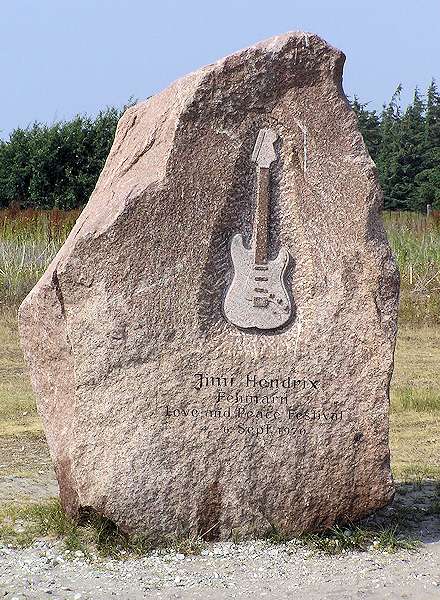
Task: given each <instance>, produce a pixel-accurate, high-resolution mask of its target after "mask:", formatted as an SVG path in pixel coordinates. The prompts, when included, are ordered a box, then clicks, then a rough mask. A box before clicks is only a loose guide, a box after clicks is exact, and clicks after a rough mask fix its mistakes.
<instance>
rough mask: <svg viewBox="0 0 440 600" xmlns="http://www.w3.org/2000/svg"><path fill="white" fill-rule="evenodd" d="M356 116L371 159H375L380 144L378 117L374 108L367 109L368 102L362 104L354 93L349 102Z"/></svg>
mask: <svg viewBox="0 0 440 600" xmlns="http://www.w3.org/2000/svg"><path fill="white" fill-rule="evenodd" d="M350 104H351V107H352V109H353V110H354V112H355V113H356V116H357V118H358V124H359V129H360V131H361V133H362V136H363V138H364V142H365V145H366V146H367V149H368V152H369V154H370V156H371V158H372V159H373V160H376V158H377V154H378V151H379V146H380V119H379V117H378V115H377V114H376V111H375V110H368V109H367V106H368V102H365V103H364V104H362V103H361V102H360V101H359V98H358V97H357V96H356V95H355V96H354V99H353V100H352V101H351V102H350Z"/></svg>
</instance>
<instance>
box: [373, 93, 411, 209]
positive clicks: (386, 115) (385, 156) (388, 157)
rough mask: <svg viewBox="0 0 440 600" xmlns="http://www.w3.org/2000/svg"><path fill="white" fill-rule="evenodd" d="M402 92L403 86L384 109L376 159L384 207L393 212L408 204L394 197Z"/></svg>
mask: <svg viewBox="0 0 440 600" xmlns="http://www.w3.org/2000/svg"><path fill="white" fill-rule="evenodd" d="M401 91H402V86H401V85H399V86H398V87H397V89H396V91H395V92H394V94H393V97H392V98H391V101H390V103H389V104H388V106H384V107H383V110H382V114H381V117H380V144H379V149H378V152H377V158H376V165H377V168H378V171H379V178H380V181H381V184H382V189H383V192H384V207H385V208H386V209H391V210H396V209H400V210H404V209H405V208H406V204H403V205H402V204H401V202H400V199H399V198H395V197H394V186H395V184H396V182H397V176H396V175H397V169H398V153H399V136H400V131H399V130H400V121H401V118H402V114H401V108H400V94H401Z"/></svg>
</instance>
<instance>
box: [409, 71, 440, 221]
mask: <svg viewBox="0 0 440 600" xmlns="http://www.w3.org/2000/svg"><path fill="white" fill-rule="evenodd" d="M423 138H424V139H423V161H422V165H421V169H420V171H419V173H418V174H417V175H416V176H415V178H414V184H415V194H414V197H415V200H416V201H415V202H413V206H412V208H414V209H419V210H424V209H425V207H426V205H427V204H431V205H432V207H433V208H434V209H437V210H439V209H440V94H439V93H438V90H437V85H436V82H435V81H434V80H432V82H431V85H430V86H429V88H428V91H427V100H426V115H425V122H424V130H423Z"/></svg>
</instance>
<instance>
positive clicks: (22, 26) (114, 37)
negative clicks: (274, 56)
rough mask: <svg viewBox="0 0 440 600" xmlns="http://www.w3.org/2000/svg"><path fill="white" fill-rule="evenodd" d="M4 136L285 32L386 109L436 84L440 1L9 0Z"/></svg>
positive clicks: (1, 103)
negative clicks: (316, 46) (319, 49)
mask: <svg viewBox="0 0 440 600" xmlns="http://www.w3.org/2000/svg"><path fill="white" fill-rule="evenodd" d="M0 28H1V29H0V72H1V79H2V81H1V83H2V86H1V96H0V137H3V138H5V137H7V135H8V134H9V132H10V131H11V130H12V129H13V128H14V127H17V126H21V127H25V126H27V125H28V124H30V123H32V122H34V121H41V122H49V123H50V122H53V121H54V120H60V119H67V118H70V117H72V116H73V115H75V114H77V113H89V114H92V115H93V114H95V113H96V112H97V111H98V110H99V109H100V108H103V107H105V106H108V105H116V106H122V105H123V104H124V103H125V102H126V100H127V99H128V98H129V97H130V96H134V97H135V98H139V99H143V98H145V97H147V96H149V95H151V94H153V93H155V92H158V91H160V90H161V89H163V88H164V87H166V86H167V85H168V84H169V83H171V82H172V81H173V80H174V79H176V78H177V77H179V76H181V75H184V74H185V73H187V72H189V71H192V70H194V69H197V68H198V67H200V66H202V65H204V64H207V63H210V62H213V61H214V60H217V59H219V58H221V57H222V56H224V55H226V54H229V53H231V52H233V51H235V50H238V49H240V48H243V47H245V46H247V45H249V44H252V43H253V42H256V41H258V40H261V39H264V38H267V37H270V36H272V35H276V34H279V33H283V32H286V31H289V30H305V31H312V32H315V33H318V34H319V35H321V36H322V37H324V38H325V39H326V40H327V41H329V42H330V43H331V44H333V45H334V46H336V47H338V48H340V49H341V50H343V51H344V52H345V54H346V55H347V62H346V66H345V75H344V89H345V92H346V93H347V94H348V95H353V94H354V93H356V94H357V95H358V96H359V97H360V98H361V99H362V100H364V101H370V102H371V106H372V107H374V108H378V109H380V107H381V105H382V102H383V101H384V100H388V99H389V98H390V97H391V94H392V93H393V91H394V89H395V88H396V86H397V84H398V83H399V82H402V84H403V86H404V88H405V93H404V95H403V99H404V102H406V101H408V99H409V98H410V96H411V95H412V92H413V89H414V87H415V86H416V85H419V86H420V87H421V88H422V89H424V88H426V86H427V85H428V83H429V81H430V80H431V78H432V77H436V78H438V79H439V80H440V61H439V56H440V35H439V28H440V0H423V1H421V2H415V1H409V0H400V1H397V0H381V1H378V0H370V1H365V2H356V1H355V0H352V1H348V0H328V1H327V0H302V1H298V0H290V1H289V0H266V1H264V0H252V1H251V0H221V1H220V0H219V1H217V0H214V1H213V0H205V1H200V0H181V1H178V0H153V1H150V0H143V1H142V0H125V1H123V0H3V1H2V2H1V9H0Z"/></svg>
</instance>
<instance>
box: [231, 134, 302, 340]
mask: <svg viewBox="0 0 440 600" xmlns="http://www.w3.org/2000/svg"><path fill="white" fill-rule="evenodd" d="M277 137H278V136H277V134H276V133H275V132H274V131H272V130H271V129H260V131H259V133H258V138H257V141H256V143H255V148H254V151H253V153H252V160H253V162H255V163H256V165H257V167H256V170H257V202H256V211H255V218H254V227H253V235H252V243H251V247H250V248H246V247H245V245H244V243H243V237H242V235H241V234H240V233H238V234H236V235H234V236H233V237H232V240H231V258H232V263H233V265H234V276H233V279H232V282H231V285H230V287H229V289H228V291H227V293H226V296H225V300H224V307H223V308H224V313H225V316H226V318H227V320H228V321H229V322H230V323H232V324H233V325H235V326H237V327H242V328H246V329H248V328H252V329H277V328H279V327H282V326H283V325H284V324H285V323H286V322H287V321H288V320H289V319H290V317H291V314H292V305H291V302H290V298H289V295H288V293H287V291H286V287H285V283H284V277H285V272H286V268H287V265H288V262H289V253H288V251H287V250H286V249H285V248H281V250H280V252H279V254H278V256H277V257H276V258H275V259H273V260H269V259H268V237H269V236H268V225H269V186H270V165H271V164H272V163H273V162H274V161H275V160H276V158H277V156H276V152H275V147H274V144H275V141H276V140H277Z"/></svg>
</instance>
